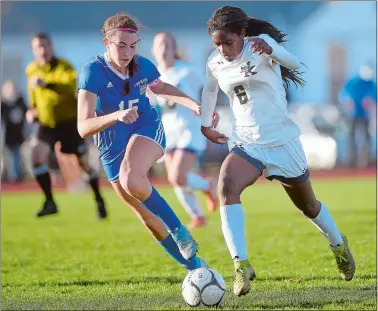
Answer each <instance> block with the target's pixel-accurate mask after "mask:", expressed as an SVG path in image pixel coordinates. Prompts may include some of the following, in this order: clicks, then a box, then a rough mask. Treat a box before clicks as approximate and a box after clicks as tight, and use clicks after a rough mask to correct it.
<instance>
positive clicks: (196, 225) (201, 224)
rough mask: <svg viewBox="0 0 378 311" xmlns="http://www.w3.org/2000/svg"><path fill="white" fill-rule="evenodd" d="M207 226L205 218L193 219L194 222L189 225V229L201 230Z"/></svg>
mask: <svg viewBox="0 0 378 311" xmlns="http://www.w3.org/2000/svg"><path fill="white" fill-rule="evenodd" d="M204 226H206V221H205V217H203V216H202V217H195V218H193V219H192V222H191V223H190V224H188V228H189V229H195V228H201V227H204Z"/></svg>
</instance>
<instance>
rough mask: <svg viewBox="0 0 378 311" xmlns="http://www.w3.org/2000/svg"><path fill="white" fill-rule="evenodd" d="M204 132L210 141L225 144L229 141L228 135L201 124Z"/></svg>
mask: <svg viewBox="0 0 378 311" xmlns="http://www.w3.org/2000/svg"><path fill="white" fill-rule="evenodd" d="M201 132H202V134H203V135H204V136H205V137H206V138H207V139H208V140H210V141H212V142H213V143H216V144H220V145H223V144H225V143H226V142H227V141H228V137H227V136H225V135H223V134H221V133H218V132H217V131H214V130H212V129H211V128H210V127H205V126H201Z"/></svg>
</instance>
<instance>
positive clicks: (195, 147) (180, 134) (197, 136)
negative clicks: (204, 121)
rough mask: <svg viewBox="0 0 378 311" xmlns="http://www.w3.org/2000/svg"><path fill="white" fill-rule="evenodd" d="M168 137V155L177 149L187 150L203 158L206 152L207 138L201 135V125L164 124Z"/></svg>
mask: <svg viewBox="0 0 378 311" xmlns="http://www.w3.org/2000/svg"><path fill="white" fill-rule="evenodd" d="M163 125H164V130H165V136H166V149H165V151H166V153H169V152H172V151H174V150H177V149H181V150H186V151H189V152H193V153H196V154H197V155H198V156H201V155H202V153H204V152H205V150H206V144H207V141H206V137H205V136H203V135H202V133H201V125H200V124H198V125H197V124H187V123H184V122H176V124H172V123H168V122H164V118H163Z"/></svg>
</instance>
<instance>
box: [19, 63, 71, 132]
mask: <svg viewBox="0 0 378 311" xmlns="http://www.w3.org/2000/svg"><path fill="white" fill-rule="evenodd" d="M25 72H26V76H27V78H28V93H29V105H30V107H32V108H36V109H37V113H38V122H39V123H40V124H41V125H43V126H47V127H51V128H54V127H56V126H57V125H59V124H60V123H64V122H67V121H72V120H75V119H76V118H77V99H76V80H77V74H76V71H75V69H74V68H73V67H72V65H71V64H70V63H69V62H67V61H66V60H63V59H61V58H53V59H52V61H51V62H50V63H47V64H46V65H44V66H40V65H39V64H38V63H37V62H36V61H33V62H31V63H29V65H28V66H27V67H26V70H25ZM33 76H37V77H38V78H39V79H41V80H43V81H44V82H46V83H47V85H46V86H45V87H42V86H38V87H37V88H33V87H32V85H31V84H30V78H31V77H33Z"/></svg>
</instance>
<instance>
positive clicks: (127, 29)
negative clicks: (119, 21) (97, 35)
mask: <svg viewBox="0 0 378 311" xmlns="http://www.w3.org/2000/svg"><path fill="white" fill-rule="evenodd" d="M116 30H121V31H130V32H135V33H136V32H137V31H136V30H135V29H134V28H114V29H112V30H108V31H107V32H106V33H105V34H108V33H109V32H112V31H116Z"/></svg>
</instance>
